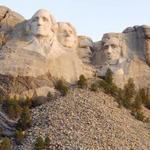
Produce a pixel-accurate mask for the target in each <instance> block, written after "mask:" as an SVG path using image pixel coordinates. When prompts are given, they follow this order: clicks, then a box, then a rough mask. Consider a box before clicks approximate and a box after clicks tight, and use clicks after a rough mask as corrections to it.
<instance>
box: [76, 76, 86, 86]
mask: <svg viewBox="0 0 150 150" xmlns="http://www.w3.org/2000/svg"><path fill="white" fill-rule="evenodd" d="M78 86H79V87H80V88H85V87H87V79H86V78H85V76H84V75H83V74H82V75H80V77H79V80H78Z"/></svg>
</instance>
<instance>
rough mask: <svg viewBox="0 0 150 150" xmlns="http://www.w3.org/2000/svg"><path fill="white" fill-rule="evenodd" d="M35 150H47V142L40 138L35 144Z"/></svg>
mask: <svg viewBox="0 0 150 150" xmlns="http://www.w3.org/2000/svg"><path fill="white" fill-rule="evenodd" d="M34 149H35V150H45V142H44V140H43V138H42V137H38V138H37V139H36V142H35V147H34Z"/></svg>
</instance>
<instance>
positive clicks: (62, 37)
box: [57, 22, 77, 49]
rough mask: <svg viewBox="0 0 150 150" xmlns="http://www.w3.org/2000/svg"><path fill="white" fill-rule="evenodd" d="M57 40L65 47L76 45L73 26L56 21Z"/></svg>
mask: <svg viewBox="0 0 150 150" xmlns="http://www.w3.org/2000/svg"><path fill="white" fill-rule="evenodd" d="M57 36H58V40H59V42H60V43H61V44H62V45H63V46H64V47H67V48H73V49H74V48H76V47H77V35H76V31H75V29H74V27H73V26H72V25H71V24H70V23H65V22H58V35H57Z"/></svg>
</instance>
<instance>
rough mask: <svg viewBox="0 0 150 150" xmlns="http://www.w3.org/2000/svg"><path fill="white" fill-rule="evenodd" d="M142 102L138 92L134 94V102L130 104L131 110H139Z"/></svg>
mask: <svg viewBox="0 0 150 150" xmlns="http://www.w3.org/2000/svg"><path fill="white" fill-rule="evenodd" d="M142 100H143V98H142V95H141V93H140V92H138V93H137V94H136V97H135V100H134V102H133V104H132V109H135V110H140V109H141V107H142Z"/></svg>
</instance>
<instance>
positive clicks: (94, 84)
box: [90, 83, 98, 92]
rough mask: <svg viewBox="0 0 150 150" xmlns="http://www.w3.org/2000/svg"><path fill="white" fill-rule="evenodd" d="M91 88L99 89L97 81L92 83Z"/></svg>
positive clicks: (92, 89) (93, 89)
mask: <svg viewBox="0 0 150 150" xmlns="http://www.w3.org/2000/svg"><path fill="white" fill-rule="evenodd" d="M90 90H91V91H94V92H96V91H97V90H98V84H97V83H92V84H91V88H90Z"/></svg>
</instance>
